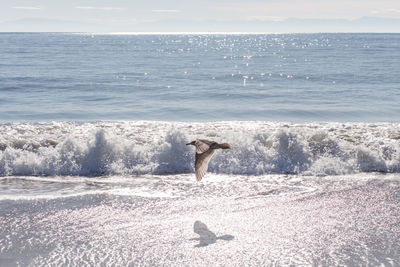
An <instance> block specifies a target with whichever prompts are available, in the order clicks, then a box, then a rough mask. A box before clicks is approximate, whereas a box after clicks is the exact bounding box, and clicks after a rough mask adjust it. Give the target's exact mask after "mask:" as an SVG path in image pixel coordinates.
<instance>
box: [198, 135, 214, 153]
mask: <svg viewBox="0 0 400 267" xmlns="http://www.w3.org/2000/svg"><path fill="white" fill-rule="evenodd" d="M212 143H214V142H213V141H208V140H204V139H197V140H196V142H195V145H196V154H202V153H204V152H206V151H207V150H209V149H210V146H211V144H212Z"/></svg>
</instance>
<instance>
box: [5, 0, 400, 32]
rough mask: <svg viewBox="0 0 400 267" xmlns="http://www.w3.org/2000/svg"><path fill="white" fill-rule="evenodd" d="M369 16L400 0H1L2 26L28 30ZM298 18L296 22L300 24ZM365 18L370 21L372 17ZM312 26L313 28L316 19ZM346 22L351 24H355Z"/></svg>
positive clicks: (395, 11)
mask: <svg viewBox="0 0 400 267" xmlns="http://www.w3.org/2000/svg"><path fill="white" fill-rule="evenodd" d="M366 17H367V18H371V17H373V18H379V19H380V20H381V21H383V20H386V19H398V20H400V1H399V0H264V1H263V0H229V1H228V0H201V1H200V0H197V1H195V0H141V1H136V0H133V1H132V0H1V8H0V31H13V29H18V27H19V28H22V29H24V27H25V29H27V31H29V29H31V28H33V29H34V27H37V28H38V29H40V27H42V28H43V29H44V30H46V28H49V29H50V28H51V27H53V28H54V29H57V27H60V30H62V28H63V29H64V30H65V27H67V28H68V27H71V30H75V28H78V29H79V27H81V28H82V30H85V29H89V28H91V29H94V30H96V29H97V30H98V31H109V30H110V31H118V30H121V31H127V30H128V31H129V30H133V31H134V30H136V31H137V30H139V31H140V30H141V29H143V30H153V31H157V29H159V30H160V31H164V30H169V31H184V30H189V31H190V29H193V30H194V31H197V30H201V29H204V30H206V31H208V30H212V28H213V27H214V26H215V27H216V29H219V28H221V29H224V27H225V28H227V29H231V30H232V31H235V27H238V28H240V29H247V28H251V27H252V25H254V29H258V27H259V26H257V27H256V25H261V24H262V25H264V26H265V25H266V24H265V23H275V24H274V25H278V24H280V23H282V22H285V21H286V20H288V19H302V20H304V19H308V20H311V19H320V20H321V19H322V20H336V21H337V20H346V21H354V20H358V19H361V18H366ZM40 20H42V21H41V23H39V22H40ZM51 21H55V24H53V25H50V24H52V23H51ZM61 22H63V23H61ZM375 22H376V21H375ZM392 22H393V21H392ZM57 23H58V24H57ZM263 23H264V24H263ZM296 23H297V24H298V23H299V22H298V21H297V22H296ZM296 23H294V24H293V25H294V26H296ZM330 23H331V24H332V23H335V22H330ZM364 23H367V24H368V22H364ZM369 23H372V24H373V23H374V22H369ZM36 24H38V25H36ZM39 24H40V25H39ZM46 24H49V25H46ZM56 24H57V25H58V26H57V25H56ZM213 25H214V26H213ZM221 25H224V26H223V27H222V26H221ZM229 25H230V26H229ZM243 25H246V27H245V26H243ZM293 25H287V27H294V26H293ZM389 25H390V23H389ZM356 26H357V25H356ZM356 26H354V27H353V28H355V27H356ZM371 26H373V25H371ZM16 27H17V28H16ZM304 27H306V26H304ZM307 27H311V28H313V27H312V25H311V26H310V23H309V24H308V26H307ZM346 27H350V28H351V24H349V26H346ZM380 27H386V26H380ZM72 28H73V29H72ZM349 30H350V29H349ZM382 30H384V28H382ZM249 31H251V29H249Z"/></svg>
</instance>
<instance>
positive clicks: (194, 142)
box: [186, 141, 196, 146]
mask: <svg viewBox="0 0 400 267" xmlns="http://www.w3.org/2000/svg"><path fill="white" fill-rule="evenodd" d="M186 145H187V146H188V145H192V146H195V145H196V141H192V142H190V143H187V144H186Z"/></svg>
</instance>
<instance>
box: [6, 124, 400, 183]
mask: <svg viewBox="0 0 400 267" xmlns="http://www.w3.org/2000/svg"><path fill="white" fill-rule="evenodd" d="M1 127H3V128H4V129H1V130H5V129H7V131H9V132H12V134H2V135H1V136H0V175H1V176H10V175H34V176H39V175H52V176H54V175H63V176H68V175H81V176H102V175H116V174H132V175H136V174H177V173H189V172H193V167H194V166H193V165H194V153H195V152H194V149H193V148H192V147H191V146H186V145H185V144H186V143H188V142H190V141H192V140H194V139H196V138H206V139H211V140H215V141H217V142H228V143H230V144H231V145H232V149H231V150H218V151H217V153H215V156H214V158H213V159H212V160H211V162H210V166H209V171H210V172H215V173H228V174H248V175H260V174H265V173H298V174H305V175H335V174H349V173H357V172H371V171H379V172H399V171H400V144H399V138H397V136H398V135H397V133H400V126H399V125H397V124H394V125H393V124H382V125H378V126H374V127H372V126H370V125H368V124H347V125H342V124H316V125H307V124H305V125H286V124H282V123H261V122H219V123H168V122H119V123H117V122H110V123H105V122H100V123H92V124H90V123H89V124H68V123H49V124H46V125H41V124H39V125H27V124H20V125H0V128H1ZM2 132H3V133H5V132H6V131H2ZM7 133H8V132H7ZM43 133H45V134H43ZM21 144H23V145H21Z"/></svg>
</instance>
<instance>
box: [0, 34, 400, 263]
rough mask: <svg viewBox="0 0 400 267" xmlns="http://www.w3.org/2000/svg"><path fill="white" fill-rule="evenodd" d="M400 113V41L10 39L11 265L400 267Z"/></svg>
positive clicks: (5, 145)
mask: <svg viewBox="0 0 400 267" xmlns="http://www.w3.org/2000/svg"><path fill="white" fill-rule="evenodd" d="M399 103H400V34H339V33H338V34H323V33H320V34H222V33H221V34H91V33H90V34H89V33H0V266H83V265H85V266H110V265H111V266H113V265H117V266H120V265H122V266H226V265H230V266H243V265H244V266H377V265H383V266H399V265H400V245H399V242H398V240H400V116H399V115H400V105H399ZM196 138H204V139H210V140H215V141H217V142H227V143H229V144H230V145H231V146H232V149H231V150H223V151H222V150H221V151H217V152H216V153H215V155H214V157H213V158H212V160H211V162H210V164H209V168H208V173H207V174H206V176H205V177H204V178H203V180H202V181H201V182H196V179H195V175H194V160H195V151H194V148H193V147H191V146H186V143H189V142H190V141H192V140H195V139H196Z"/></svg>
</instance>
